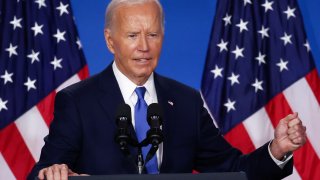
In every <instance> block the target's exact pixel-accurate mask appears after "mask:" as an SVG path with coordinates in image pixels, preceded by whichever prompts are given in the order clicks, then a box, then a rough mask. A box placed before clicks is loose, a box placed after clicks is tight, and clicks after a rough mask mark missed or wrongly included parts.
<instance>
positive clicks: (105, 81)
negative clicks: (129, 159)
mask: <svg viewBox="0 0 320 180" xmlns="http://www.w3.org/2000/svg"><path fill="white" fill-rule="evenodd" d="M98 83H99V84H98V85H99V89H100V90H101V92H102V93H101V95H100V98H99V103H100V104H101V106H102V107H103V109H104V111H105V112H106V114H107V118H106V120H110V121H111V124H113V125H114V128H115V129H116V128H117V126H116V123H115V122H116V119H115V114H116V111H117V108H118V106H119V105H120V104H123V103H125V102H124V99H123V97H122V94H121V91H120V87H119V85H118V82H117V80H116V78H115V76H114V73H113V70H112V64H110V65H109V66H108V67H107V68H106V69H105V70H104V71H103V72H102V73H101V74H100V77H99V79H98ZM129 133H130V134H131V137H132V138H133V139H136V134H135V130H134V128H133V126H132V123H130V126H129ZM129 147H130V146H129ZM129 149H130V151H131V154H133V155H135V154H137V150H136V148H131V147H130V148H129Z"/></svg>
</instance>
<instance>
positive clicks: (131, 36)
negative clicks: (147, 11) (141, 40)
mask: <svg viewBox="0 0 320 180" xmlns="http://www.w3.org/2000/svg"><path fill="white" fill-rule="evenodd" d="M137 36H138V35H137V34H135V33H132V34H131V33H130V34H128V38H130V39H134V38H136V37H137Z"/></svg>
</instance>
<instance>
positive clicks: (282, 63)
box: [277, 59, 289, 72]
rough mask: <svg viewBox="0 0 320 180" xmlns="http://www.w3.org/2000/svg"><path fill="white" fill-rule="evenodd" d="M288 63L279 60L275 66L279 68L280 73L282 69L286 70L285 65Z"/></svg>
mask: <svg viewBox="0 0 320 180" xmlns="http://www.w3.org/2000/svg"><path fill="white" fill-rule="evenodd" d="M288 62H289V61H283V60H282V59H280V62H279V63H277V66H279V68H280V72H282V71H283V70H284V69H286V70H288V67H287V64H288Z"/></svg>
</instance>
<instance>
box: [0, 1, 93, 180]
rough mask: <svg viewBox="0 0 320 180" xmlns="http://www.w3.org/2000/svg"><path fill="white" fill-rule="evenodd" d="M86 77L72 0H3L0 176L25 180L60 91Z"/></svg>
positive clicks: (0, 26) (0, 14)
mask: <svg viewBox="0 0 320 180" xmlns="http://www.w3.org/2000/svg"><path fill="white" fill-rule="evenodd" d="M87 76H88V69H87V64H86V61H85V57H84V54H83V52H82V47H81V43H80V40H79V37H78V33H77V30H76V26H75V22H74V18H73V15H72V10H71V4H70V2H69V0H58V1H56V0H0V169H1V170H0V171H1V173H0V179H26V176H27V174H28V173H29V171H30V170H31V168H32V166H33V165H34V163H35V162H36V161H38V159H39V156H40V151H41V147H42V146H43V145H44V141H43V138H44V137H45V136H46V135H47V134H48V131H49V130H48V127H49V125H50V122H51V120H52V116H53V101H54V97H55V94H56V92H58V91H59V90H60V89H62V88H63V87H66V86H68V85H70V84H72V83H74V82H77V81H79V80H81V79H84V78H85V77H87Z"/></svg>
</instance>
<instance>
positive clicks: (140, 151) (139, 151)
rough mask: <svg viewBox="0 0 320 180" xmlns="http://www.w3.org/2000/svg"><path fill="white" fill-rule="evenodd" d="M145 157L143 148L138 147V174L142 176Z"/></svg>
mask: <svg viewBox="0 0 320 180" xmlns="http://www.w3.org/2000/svg"><path fill="white" fill-rule="evenodd" d="M143 166H144V164H143V155H142V150H141V147H140V146H139V147H138V173H139V174H142V172H143Z"/></svg>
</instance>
